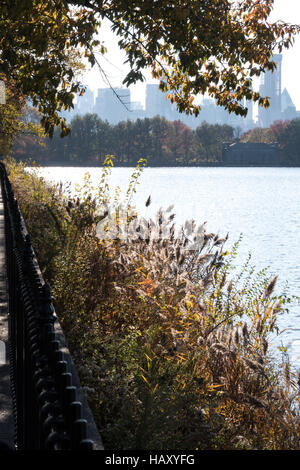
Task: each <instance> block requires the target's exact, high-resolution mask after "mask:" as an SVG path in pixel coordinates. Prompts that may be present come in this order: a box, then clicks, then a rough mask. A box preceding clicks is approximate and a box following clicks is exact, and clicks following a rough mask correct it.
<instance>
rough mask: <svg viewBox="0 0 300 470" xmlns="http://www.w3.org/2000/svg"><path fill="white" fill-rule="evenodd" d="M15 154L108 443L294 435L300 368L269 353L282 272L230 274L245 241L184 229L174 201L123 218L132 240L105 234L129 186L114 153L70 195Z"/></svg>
mask: <svg viewBox="0 0 300 470" xmlns="http://www.w3.org/2000/svg"><path fill="white" fill-rule="evenodd" d="M109 164H111V163H110V162H109ZM7 165H8V168H9V171H10V179H11V182H12V184H13V187H14V190H15V194H16V196H17V198H18V200H19V203H20V205H21V208H22V211H23V214H24V217H25V220H26V223H27V225H28V228H29V231H30V232H31V234H32V236H33V242H34V247H35V250H36V252H37V255H38V259H39V262H40V265H41V268H42V270H43V272H44V274H45V276H46V278H47V280H48V281H49V282H50V283H51V285H52V290H53V295H54V299H55V307H56V310H57V313H58V315H59V318H60V321H61V323H62V325H63V328H64V331H65V334H66V336H67V338H68V342H69V347H70V349H71V352H72V354H73V357H74V360H75V362H76V365H77V367H78V370H79V373H80V377H81V381H82V384H84V387H85V390H86V393H87V396H88V399H89V402H90V405H91V407H92V410H93V413H94V416H95V419H96V422H97V424H98V427H99V430H100V433H101V435H102V437H103V440H104V445H105V447H106V448H107V449H165V450H168V449H175V448H176V449H214V450H221V449H222V450H224V449H268V450H269V449H281V450H284V449H288V450H292V449H298V448H299V445H300V428H299V385H300V382H299V376H297V374H295V373H294V372H293V369H292V367H291V365H290V364H289V361H288V360H287V359H285V361H283V364H282V367H281V368H278V367H277V366H276V364H275V362H274V359H273V358H272V355H271V354H270V344H269V343H270V341H271V340H272V338H273V336H274V335H276V334H277V333H278V325H277V317H278V315H279V314H281V313H282V312H284V309H285V308H286V302H287V298H286V297H285V296H284V295H278V294H277V295H276V290H275V288H276V280H277V279H276V278H273V279H270V278H269V276H268V274H267V272H266V271H265V270H262V271H261V272H260V273H255V272H254V270H253V269H246V267H245V269H243V270H242V271H241V272H240V273H237V274H236V275H235V274H234V269H233V268H234V260H235V256H236V249H237V246H235V245H234V246H233V248H232V249H231V250H230V251H226V250H225V246H226V244H228V241H227V236H226V237H224V238H221V237H219V236H218V235H217V234H212V233H207V231H206V229H205V225H200V226H196V224H195V222H193V221H191V222H187V223H186V224H185V226H184V227H183V228H182V230H179V231H178V230H176V225H174V222H175V220H176V218H175V216H174V214H173V213H172V210H171V209H170V210H166V211H163V210H161V211H160V212H159V213H158V214H157V217H156V218H155V219H154V220H152V221H149V220H144V219H139V218H138V217H135V216H132V217H131V218H130V217H129V219H130V220H129V219H128V218H126V220H125V221H124V220H123V221H120V225H121V222H122V223H123V227H124V222H125V226H126V224H129V223H131V224H132V225H131V241H130V243H129V242H128V241H127V242H126V241H125V240H124V239H122V238H120V237H119V238H115V239H112V240H111V239H109V237H108V239H103V238H102V239H101V238H99V233H98V232H97V227H99V223H103V217H104V215H105V211H106V207H107V203H110V204H111V207H114V208H115V209H116V210H117V209H118V207H119V199H120V198H119V194H117V195H116V197H114V198H112V199H109V195H108V188H109V186H108V181H107V177H108V174H109V171H108V170H109V167H107V166H106V167H105V168H104V171H103V175H102V178H101V180H100V184H99V187H98V188H96V191H95V188H94V191H91V187H90V182H89V180H88V178H87V179H86V182H85V184H84V185H83V187H82V188H81V189H80V190H78V194H76V195H75V196H74V195H72V193H71V192H70V193H69V194H68V193H66V192H63V191H62V188H59V187H54V186H51V185H49V184H48V183H46V182H45V181H43V180H41V179H39V178H37V177H36V176H34V175H32V174H29V173H27V172H25V171H24V167H23V166H22V165H21V164H16V163H15V162H14V161H9V162H7ZM140 170H141V166H139V167H138V169H137V171H136V172H135V174H134V175H133V179H132V180H131V183H130V187H129V190H128V192H127V201H130V194H131V193H132V192H133V191H134V190H135V184H136V181H137V179H138V176H139V173H140ZM145 203H146V205H149V204H150V203H151V201H150V199H148V200H147V201H146V202H145ZM132 227H133V228H132ZM132 230H134V236H132V235H133V232H132ZM97 233H98V235H97ZM132 238H133V240H132ZM247 263H248V264H247ZM246 265H247V267H248V268H249V260H248V261H247V262H246Z"/></svg>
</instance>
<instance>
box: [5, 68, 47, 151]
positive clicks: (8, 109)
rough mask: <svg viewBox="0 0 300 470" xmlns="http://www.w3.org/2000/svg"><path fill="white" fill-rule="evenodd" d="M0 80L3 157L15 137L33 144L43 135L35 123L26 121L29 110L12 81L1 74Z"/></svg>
mask: <svg viewBox="0 0 300 470" xmlns="http://www.w3.org/2000/svg"><path fill="white" fill-rule="evenodd" d="M0 80H1V82H2V83H4V85H5V86H4V89H5V100H4V103H3V104H0V155H5V154H8V153H9V151H10V150H11V148H12V146H13V142H14V140H15V138H16V136H18V135H19V136H23V138H24V139H30V141H31V144H33V143H34V142H35V141H36V139H38V138H39V137H41V136H42V135H43V130H42V129H41V126H40V125H39V124H38V123H37V122H35V121H34V120H30V119H27V117H28V115H29V113H30V112H31V108H30V106H29V105H28V103H27V102H26V99H25V97H24V95H23V94H22V93H21V91H20V89H19V88H18V87H17V86H16V84H15V83H14V81H13V80H9V79H8V78H7V77H6V76H5V75H3V74H0Z"/></svg>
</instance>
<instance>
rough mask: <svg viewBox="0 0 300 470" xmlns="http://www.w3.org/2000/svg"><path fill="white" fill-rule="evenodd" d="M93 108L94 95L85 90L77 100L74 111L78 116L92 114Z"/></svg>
mask: <svg viewBox="0 0 300 470" xmlns="http://www.w3.org/2000/svg"><path fill="white" fill-rule="evenodd" d="M93 108H94V93H93V92H92V90H90V89H89V88H87V89H86V90H85V93H84V94H83V95H82V96H79V97H78V99H77V106H76V111H77V113H79V114H87V113H92V112H93Z"/></svg>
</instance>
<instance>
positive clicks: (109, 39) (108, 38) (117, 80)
mask: <svg viewBox="0 0 300 470" xmlns="http://www.w3.org/2000/svg"><path fill="white" fill-rule="evenodd" d="M270 19H271V20H272V21H275V20H282V21H286V22H289V23H293V24H300V0H275V1H274V10H273V12H272V14H271V17H270ZM104 35H105V45H106V47H107V48H108V53H107V54H106V56H105V57H106V58H101V65H102V67H103V69H104V70H105V71H106V74H107V76H108V77H109V80H110V82H111V85H112V86H114V87H119V86H122V81H123V78H124V77H125V75H126V71H128V66H126V65H123V62H124V59H125V55H124V53H123V52H121V51H120V50H119V48H118V44H117V42H118V39H116V37H115V36H114V35H113V33H112V32H111V31H110V28H109V26H108V25H104V26H103V27H102V32H101V38H103V36H104ZM144 75H145V78H146V80H147V83H150V82H152V83H155V81H153V80H152V78H151V74H150V73H149V72H146V73H144ZM299 83H300V35H298V36H297V37H296V39H295V43H294V45H293V46H292V47H291V48H290V49H288V50H284V52H283V61H282V88H283V89H284V88H287V90H288V92H289V93H290V95H291V98H292V100H293V102H294V104H295V106H296V108H297V109H298V110H300V86H299ZM85 84H86V85H87V86H88V87H89V88H91V89H92V90H93V91H94V92H96V90H97V89H98V88H102V87H105V86H107V85H106V84H105V83H104V82H103V80H102V79H101V76H100V74H99V71H98V70H97V68H94V69H93V70H92V71H91V72H89V73H88V74H87V75H86V77H85ZM144 88H145V82H144V83H141V84H137V85H135V86H134V87H131V96H132V100H137V101H141V102H144Z"/></svg>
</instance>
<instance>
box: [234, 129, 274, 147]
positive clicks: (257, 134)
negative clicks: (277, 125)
mask: <svg viewBox="0 0 300 470" xmlns="http://www.w3.org/2000/svg"><path fill="white" fill-rule="evenodd" d="M240 140H241V142H244V143H245V142H252V143H260V144H271V143H273V142H275V140H276V139H275V136H274V134H273V132H272V130H271V129H270V128H263V127H255V128H254V129H251V130H249V131H247V132H245V133H244V134H243V135H242V136H241V138H240Z"/></svg>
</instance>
